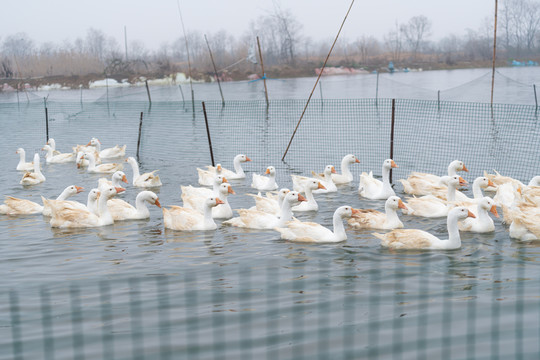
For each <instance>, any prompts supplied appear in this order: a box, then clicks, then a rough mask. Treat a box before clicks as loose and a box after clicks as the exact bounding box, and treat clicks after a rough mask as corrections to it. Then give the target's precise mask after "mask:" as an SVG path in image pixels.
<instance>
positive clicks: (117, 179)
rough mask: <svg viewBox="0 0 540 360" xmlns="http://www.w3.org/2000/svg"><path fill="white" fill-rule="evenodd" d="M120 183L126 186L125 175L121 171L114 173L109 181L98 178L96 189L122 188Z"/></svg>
mask: <svg viewBox="0 0 540 360" xmlns="http://www.w3.org/2000/svg"><path fill="white" fill-rule="evenodd" d="M121 183H126V184H128V180H127V177H126V174H125V173H124V172H123V171H120V170H118V171H115V172H114V174H112V176H111V180H109V179H107V178H100V179H99V180H98V187H99V188H101V187H102V186H114V187H123V186H122V184H121Z"/></svg>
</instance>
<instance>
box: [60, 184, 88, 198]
mask: <svg viewBox="0 0 540 360" xmlns="http://www.w3.org/2000/svg"><path fill="white" fill-rule="evenodd" d="M64 191H66V192H67V194H68V195H69V196H73V195H76V194H79V193H82V192H83V191H84V188H83V187H81V186H76V185H70V186H68V187H67V188H65V190H64Z"/></svg>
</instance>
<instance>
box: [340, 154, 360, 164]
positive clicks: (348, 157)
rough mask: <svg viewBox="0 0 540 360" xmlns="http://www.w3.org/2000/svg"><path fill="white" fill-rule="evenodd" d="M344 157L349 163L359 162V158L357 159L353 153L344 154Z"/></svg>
mask: <svg viewBox="0 0 540 360" xmlns="http://www.w3.org/2000/svg"><path fill="white" fill-rule="evenodd" d="M344 159H345V161H346V162H348V163H349V164H354V163H359V162H360V160H358V158H357V157H356V156H354V155H353V154H349V155H345V157H344Z"/></svg>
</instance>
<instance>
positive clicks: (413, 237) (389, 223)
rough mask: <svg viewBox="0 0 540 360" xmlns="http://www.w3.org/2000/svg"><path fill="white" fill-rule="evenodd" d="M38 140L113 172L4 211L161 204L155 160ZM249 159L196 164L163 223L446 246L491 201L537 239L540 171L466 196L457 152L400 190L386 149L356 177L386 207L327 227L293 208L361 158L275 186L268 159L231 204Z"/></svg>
mask: <svg viewBox="0 0 540 360" xmlns="http://www.w3.org/2000/svg"><path fill="white" fill-rule="evenodd" d="M42 150H43V151H45V152H46V156H45V162H46V163H47V164H50V165H52V164H57V163H68V162H73V163H75V164H76V165H77V167H79V168H80V167H86V169H87V170H86V171H87V172H88V173H97V174H107V175H110V178H105V177H104V178H100V179H99V181H98V184H97V186H96V188H94V189H91V190H90V191H89V193H88V197H87V202H86V204H83V203H80V202H77V201H71V200H68V198H69V197H71V196H74V195H76V194H78V193H81V192H82V191H84V189H83V188H82V187H79V186H76V185H70V186H68V187H66V188H65V189H64V190H63V191H62V192H61V193H60V194H59V196H58V197H57V198H56V199H47V198H45V197H43V196H42V197H41V199H42V204H38V203H35V202H32V201H30V200H26V199H19V198H15V197H12V196H6V198H5V201H4V204H2V205H0V214H5V215H23V214H42V215H43V216H44V217H45V219H46V220H47V221H48V222H49V223H50V225H51V226H52V227H60V228H85V227H97V226H106V225H111V224H113V223H114V222H115V221H123V220H131V219H146V218H149V217H150V211H149V210H148V207H147V205H148V204H150V205H156V206H158V207H160V208H161V203H160V201H159V198H158V196H157V195H156V194H155V193H154V192H152V191H151V190H149V189H151V188H158V187H160V186H162V182H161V179H160V177H159V176H158V175H157V174H156V172H157V170H155V171H152V172H147V173H143V174H141V173H140V170H139V164H138V163H137V160H136V159H135V158H134V157H127V158H125V156H126V146H125V145H123V146H118V145H116V146H114V147H111V148H107V149H102V148H101V142H100V141H99V140H98V139H96V138H92V139H91V140H90V141H89V142H88V144H86V145H76V146H74V147H73V148H72V151H71V152H68V153H60V152H58V151H57V150H56V143H55V141H54V139H49V141H48V142H47V144H46V145H44V146H43V149H42ZM16 153H17V154H19V157H20V160H19V163H18V165H17V167H16V170H18V171H24V174H23V176H22V178H21V180H20V184H21V185H23V186H24V187H27V186H32V185H35V184H39V183H42V182H44V181H46V177H45V175H44V174H43V172H42V166H41V163H40V155H39V154H38V153H36V154H34V157H33V161H32V162H26V154H25V151H24V149H23V148H19V149H17V151H16ZM102 160H104V161H106V160H109V161H111V160H120V161H118V162H102ZM251 161H252V160H251V159H250V158H249V157H248V156H246V155H244V154H239V155H237V156H235V157H234V159H233V166H234V170H227V169H225V168H224V167H222V165H221V164H217V166H207V168H206V169H200V168H197V173H198V183H199V185H201V186H202V187H195V186H192V185H185V186H181V187H180V189H181V199H182V205H170V206H168V207H163V208H162V212H163V224H164V226H165V228H167V229H172V230H178V231H199V230H214V229H216V228H217V227H218V225H217V224H216V222H215V220H214V219H222V220H223V221H222V222H221V225H220V226H235V227H241V228H249V229H260V230H275V231H277V232H278V233H279V234H280V236H281V238H282V239H284V240H288V241H295V242H303V243H335V242H341V241H345V240H347V231H346V228H345V225H344V222H346V223H347V224H348V231H354V230H358V229H360V230H361V229H373V230H378V231H385V232H384V233H373V236H375V237H376V238H378V239H380V241H381V246H383V247H388V248H393V249H442V250H448V249H457V248H460V247H461V238H460V231H468V232H477V233H486V232H493V231H495V225H494V221H493V219H492V218H491V216H490V215H489V214H492V215H493V216H495V217H499V214H498V211H497V207H500V208H501V209H502V210H503V214H504V216H503V223H504V224H506V225H508V231H509V234H510V237H511V238H514V239H517V240H521V241H532V240H539V239H540V176H537V177H534V178H533V179H532V180H531V181H530V182H529V184H528V185H525V184H523V183H522V182H520V181H519V180H516V179H513V178H511V177H508V176H502V175H500V174H499V173H497V172H496V171H495V174H488V173H487V172H484V176H481V177H478V178H476V179H475V180H474V182H473V184H472V188H473V197H472V198H471V197H468V196H467V195H465V194H464V193H463V192H462V191H460V189H461V188H463V187H465V186H467V185H468V184H469V183H468V182H467V181H466V180H465V179H464V178H463V177H461V176H460V175H458V172H468V169H467V167H466V166H465V164H464V163H463V162H462V161H459V160H455V161H452V162H451V163H450V164H449V166H448V174H446V175H442V176H439V175H435V174H428V173H420V172H412V173H411V174H410V175H409V176H408V178H407V179H400V180H399V182H400V183H401V184H402V186H403V192H404V193H406V194H408V195H410V196H408V197H407V198H406V199H401V198H400V197H398V196H396V193H395V191H394V189H393V187H392V185H391V184H390V180H389V179H390V171H391V169H392V168H397V167H398V165H397V164H396V162H395V161H394V160H392V159H386V160H384V161H383V163H382V180H379V179H377V178H375V177H374V176H373V172H372V171H370V172H362V174H361V175H360V178H359V184H358V196H359V197H360V198H366V199H370V200H380V201H384V209H385V211H384V212H380V211H377V210H373V209H356V208H353V207H352V206H350V205H343V206H340V207H338V208H337V209H335V211H334V215H333V219H332V220H333V227H332V229H329V228H326V227H324V226H322V225H320V224H318V223H315V222H302V221H299V220H298V219H296V218H295V217H294V214H295V213H296V212H299V213H302V212H316V211H318V210H319V208H320V207H319V204H318V203H317V197H319V198H323V197H325V196H328V195H326V194H329V193H333V192H338V191H340V187H341V186H344V185H346V186H350V185H351V184H352V183H353V181H354V176H353V174H352V172H351V170H350V166H351V165H354V164H357V163H360V161H359V160H358V158H357V157H356V156H355V155H353V154H348V155H346V156H344V157H343V160H342V161H341V168H340V170H341V173H338V172H337V171H336V169H335V167H334V166H333V165H328V166H326V167H325V168H324V170H323V172H322V173H317V172H314V171H312V172H311V175H312V176H311V177H309V176H300V175H291V182H292V188H293V190H292V191H290V190H288V189H287V188H280V187H279V186H278V184H277V182H276V169H275V167H273V166H268V167H267V168H266V170H265V172H264V174H256V173H253V174H252V177H251V187H252V188H254V189H255V190H258V194H256V195H255V194H245V195H246V196H249V197H251V198H252V200H253V201H254V205H253V206H252V207H250V208H245V209H234V210H233V209H232V208H231V206H230V204H229V202H228V197H229V196H231V195H236V192H235V191H234V190H233V187H232V185H231V182H230V181H232V182H233V183H234V182H243V181H246V173H245V172H244V169H243V167H242V166H243V165H242V164H244V163H246V162H251ZM124 162H125V163H128V164H129V165H130V166H131V169H132V174H133V178H132V185H133V186H134V187H137V188H141V189H142V191H140V192H139V193H138V194H137V196H136V199H135V206H133V205H131V204H129V203H128V202H126V201H124V200H122V199H119V198H116V196H117V195H118V194H121V193H123V192H125V191H126V188H125V187H124V186H123V185H124V184H129V181H128V179H127V176H126V174H125V173H124V172H123V171H122V170H123V163H124ZM208 187H211V188H208ZM484 191H489V192H495V195H494V196H493V198H491V197H488V196H485V195H484ZM399 210H401V212H402V213H403V214H404V215H406V216H418V217H426V218H440V217H446V218H447V229H448V238H445V239H440V238H438V237H436V236H434V235H433V234H430V233H428V232H426V231H423V230H419V229H407V228H405V227H406V226H405V224H404V223H403V221H402V219H400V216H399V214H398V212H399ZM405 219H406V217H405Z"/></svg>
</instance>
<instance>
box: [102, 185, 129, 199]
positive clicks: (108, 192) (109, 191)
mask: <svg viewBox="0 0 540 360" xmlns="http://www.w3.org/2000/svg"><path fill="white" fill-rule="evenodd" d="M122 191H126V189H124V188H121V187H115V186H107V187H103V188H102V189H101V190H100V192H101V196H105V197H106V198H107V199H110V198H112V197H113V196H115V195H116V194H119V193H121V192H122Z"/></svg>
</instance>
